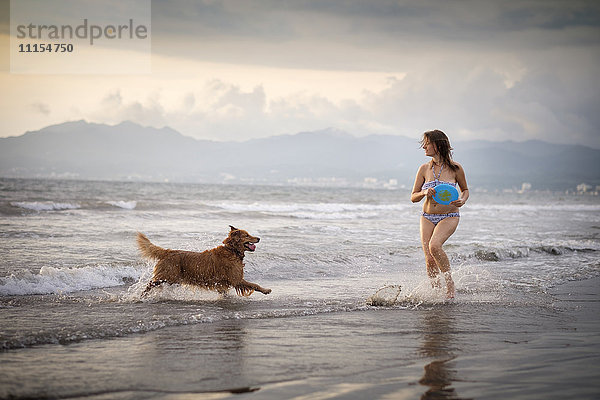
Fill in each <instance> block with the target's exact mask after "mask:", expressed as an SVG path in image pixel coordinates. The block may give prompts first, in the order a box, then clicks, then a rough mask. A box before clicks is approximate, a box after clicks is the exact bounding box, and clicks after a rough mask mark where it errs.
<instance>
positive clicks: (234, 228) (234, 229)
mask: <svg viewBox="0 0 600 400" xmlns="http://www.w3.org/2000/svg"><path fill="white" fill-rule="evenodd" d="M229 227H230V228H231V231H230V232H233V231H239V229H238V228H236V227H235V226H233V225H229Z"/></svg>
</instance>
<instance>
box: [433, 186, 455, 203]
mask: <svg viewBox="0 0 600 400" xmlns="http://www.w3.org/2000/svg"><path fill="white" fill-rule="evenodd" d="M433 199H434V200H435V201H436V203H439V204H444V205H448V204H450V203H452V202H453V201H454V200H458V190H456V188H455V187H454V186H452V185H447V184H445V183H442V184H440V185H437V186H436V187H435V196H433Z"/></svg>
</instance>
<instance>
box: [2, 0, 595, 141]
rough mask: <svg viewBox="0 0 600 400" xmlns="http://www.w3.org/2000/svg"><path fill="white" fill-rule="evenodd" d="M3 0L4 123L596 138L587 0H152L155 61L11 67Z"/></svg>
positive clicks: (13, 131) (213, 135)
mask: <svg viewBox="0 0 600 400" xmlns="http://www.w3.org/2000/svg"><path fill="white" fill-rule="evenodd" d="M107 3H108V2H107ZM0 7H1V9H0V15H1V16H2V17H1V18H2V20H1V30H0V47H1V48H2V54H3V57H2V60H1V65H0V67H1V68H0V84H1V85H2V93H3V94H2V97H1V98H0V106H1V107H0V113H1V114H0V115H1V117H2V125H1V127H2V128H1V130H0V136H15V135H20V134H22V133H24V132H25V131H28V130H37V129H40V128H42V127H44V126H47V125H51V124H56V123H61V122H64V121H71V120H80V119H85V120H87V121H90V122H99V123H108V124H116V123H119V122H121V121H124V120H131V121H134V122H136V123H139V124H141V125H146V126H155V127H162V126H165V125H166V126H170V127H172V128H174V129H176V130H178V131H180V132H181V133H183V134H184V135H188V136H193V137H196V138H201V139H212V140H245V139H249V138H257V137H267V136H274V135H281V134H290V133H296V132H300V131H313V130H319V129H324V128H328V127H333V128H337V129H340V130H344V131H347V132H349V133H352V134H355V135H366V134H397V135H404V136H409V137H414V138H417V137H418V136H420V134H421V133H422V132H423V131H425V130H429V129H435V128H437V129H442V130H444V131H446V132H447V133H448V134H449V136H450V137H451V139H453V140H470V139H488V140H517V141H522V140H527V139H543V140H546V141H549V142H554V143H576V144H584V145H588V146H592V147H595V148H600V132H599V131H598V128H599V127H600V79H598V76H600V2H598V1H577V0H572V1H562V0H559V1H553V0H539V1H538V0H516V1H486V0H461V1H428V0H419V1H416V0H415V1H408V0H406V1H405V0H399V1H391V0H390V1H388V0H370V1H366V0H363V1H358V0H344V1H342V0H312V1H311V0H289V1H286V0H261V1H259V0H235V1H218V0H204V1H199V0H195V1H193V0H164V1H153V2H152V28H151V35H152V72H151V73H148V74H146V73H144V74H126V75H117V74H104V75H89V74H60V75H29V74H14V73H13V74H11V73H10V62H9V57H8V48H9V46H10V45H9V42H10V41H9V32H10V29H9V21H10V20H9V9H10V8H9V1H8V0H0Z"/></svg>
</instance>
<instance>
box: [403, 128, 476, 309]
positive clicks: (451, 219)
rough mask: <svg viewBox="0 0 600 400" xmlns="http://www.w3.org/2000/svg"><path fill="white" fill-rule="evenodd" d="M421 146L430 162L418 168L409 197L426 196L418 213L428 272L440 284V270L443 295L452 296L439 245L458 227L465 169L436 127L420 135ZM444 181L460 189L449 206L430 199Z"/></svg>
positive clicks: (447, 263)
mask: <svg viewBox="0 0 600 400" xmlns="http://www.w3.org/2000/svg"><path fill="white" fill-rule="evenodd" d="M421 145H422V147H423V149H424V150H425V155H426V156H428V157H431V161H430V162H428V163H425V164H423V165H421V167H419V170H418V171H417V177H416V178H415V185H414V187H413V191H412V195H411V200H412V202H413V203H418V202H420V201H421V200H422V199H423V198H425V203H424V204H423V213H422V214H421V243H422V244H423V251H424V252H425V264H426V266H427V275H428V276H429V278H430V279H431V283H432V285H433V287H441V281H440V276H439V274H440V272H441V273H442V274H443V275H444V278H445V279H446V289H447V291H446V296H447V297H448V298H454V281H453V280H452V274H451V273H450V261H449V260H448V256H447V255H446V253H445V252H444V250H443V249H442V245H443V244H444V243H445V242H446V240H448V238H449V237H450V236H451V235H452V234H453V233H454V231H455V230H456V227H457V226H458V221H459V219H460V214H459V212H458V209H459V207H462V206H463V205H464V204H465V203H466V201H467V199H468V198H469V189H468V187H467V179H466V178H465V170H464V169H463V167H462V166H461V165H460V164H459V163H457V162H455V161H453V160H452V153H451V150H452V147H451V146H450V141H449V140H448V137H447V136H446V134H445V133H444V132H442V131H439V130H434V131H427V132H425V133H424V134H423V139H422V140H421ZM441 183H446V184H450V185H453V186H455V187H457V186H458V187H457V189H458V188H460V193H461V194H460V196H459V198H458V200H455V201H453V202H451V203H450V204H448V205H443V204H438V203H436V201H435V200H434V199H433V196H435V187H436V186H437V185H439V184H441Z"/></svg>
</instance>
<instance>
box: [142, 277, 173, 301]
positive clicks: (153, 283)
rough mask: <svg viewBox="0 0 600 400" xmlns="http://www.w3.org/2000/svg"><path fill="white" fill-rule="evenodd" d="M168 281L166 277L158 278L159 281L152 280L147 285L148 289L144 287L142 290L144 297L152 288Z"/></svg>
mask: <svg viewBox="0 0 600 400" xmlns="http://www.w3.org/2000/svg"><path fill="white" fill-rule="evenodd" d="M166 282H167V281H166V280H164V279H161V280H158V281H150V282H148V285H147V286H146V289H144V292H142V297H144V296H146V295H147V294H148V293H149V292H150V291H151V290H152V288H154V287H156V286H160V285H162V284H163V283H166Z"/></svg>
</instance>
